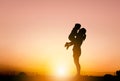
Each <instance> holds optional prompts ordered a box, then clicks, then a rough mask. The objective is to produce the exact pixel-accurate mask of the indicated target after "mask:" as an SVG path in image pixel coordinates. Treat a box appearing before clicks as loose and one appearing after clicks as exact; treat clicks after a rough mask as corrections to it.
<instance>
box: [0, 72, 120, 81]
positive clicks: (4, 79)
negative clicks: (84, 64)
mask: <svg viewBox="0 0 120 81" xmlns="http://www.w3.org/2000/svg"><path fill="white" fill-rule="evenodd" d="M0 81H120V77H119V76H112V75H110V74H106V75H105V76H103V77H102V76H101V77H100V76H81V77H67V78H55V77H47V76H27V75H26V74H24V73H21V74H18V75H0Z"/></svg>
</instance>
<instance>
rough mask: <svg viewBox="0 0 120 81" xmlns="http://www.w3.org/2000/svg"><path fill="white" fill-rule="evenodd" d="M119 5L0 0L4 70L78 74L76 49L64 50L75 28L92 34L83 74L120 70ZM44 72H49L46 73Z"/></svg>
mask: <svg viewBox="0 0 120 81" xmlns="http://www.w3.org/2000/svg"><path fill="white" fill-rule="evenodd" d="M119 3H120V0H102V1H101V0H19V1H18V0H0V57H1V58H0V65H1V66H2V65H8V66H14V67H19V68H21V69H24V70H29V71H39V72H41V71H43V72H50V73H54V72H55V69H57V67H59V66H64V67H66V68H67V70H69V72H71V73H72V72H73V71H74V69H75V66H74V63H73V59H72V47H71V48H70V49H69V50H66V49H65V48H64V44H65V42H66V41H69V40H68V38H67V37H68V35H69V33H70V31H71V30H72V28H73V26H74V24H75V23H81V25H82V27H85V28H86V29H87V39H86V40H85V42H84V43H83V45H82V55H81V57H80V63H81V66H82V71H83V72H84V71H86V72H89V71H90V72H115V71H116V70H118V69H120V59H119V57H120V43H119V41H120V37H119V34H120V23H119V21H120V5H119ZM43 68H44V70H45V71H44V70H43Z"/></svg>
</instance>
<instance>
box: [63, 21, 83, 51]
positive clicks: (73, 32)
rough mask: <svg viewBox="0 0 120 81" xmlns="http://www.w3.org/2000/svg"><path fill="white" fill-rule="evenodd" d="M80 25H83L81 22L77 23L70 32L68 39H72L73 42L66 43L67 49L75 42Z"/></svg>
mask: <svg viewBox="0 0 120 81" xmlns="http://www.w3.org/2000/svg"><path fill="white" fill-rule="evenodd" d="M80 27H81V25H80V24H78V23H76V24H75V27H74V28H73V30H72V31H71V33H70V35H69V37H68V39H69V40H70V41H71V43H69V42H66V44H65V47H66V48H67V49H68V48H69V46H71V44H72V42H73V41H74V39H75V38H76V36H77V32H78V30H79V29H80Z"/></svg>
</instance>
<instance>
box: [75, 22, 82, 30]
mask: <svg viewBox="0 0 120 81" xmlns="http://www.w3.org/2000/svg"><path fill="white" fill-rule="evenodd" d="M80 27H81V24H79V23H76V24H75V27H74V28H73V29H75V30H78V29H79V28H80Z"/></svg>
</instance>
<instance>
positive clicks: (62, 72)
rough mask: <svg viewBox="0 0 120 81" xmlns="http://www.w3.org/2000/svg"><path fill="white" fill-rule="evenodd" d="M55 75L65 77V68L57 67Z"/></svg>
mask: <svg viewBox="0 0 120 81" xmlns="http://www.w3.org/2000/svg"><path fill="white" fill-rule="evenodd" d="M57 74H58V75H59V76H66V75H67V70H66V68H65V67H63V66H60V67H58V68H57Z"/></svg>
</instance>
